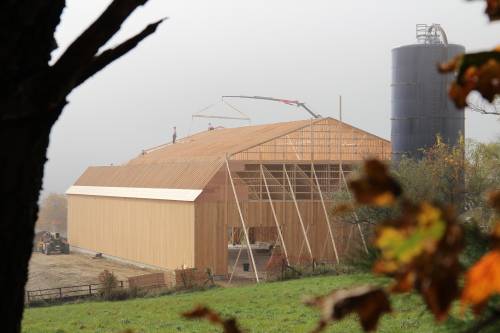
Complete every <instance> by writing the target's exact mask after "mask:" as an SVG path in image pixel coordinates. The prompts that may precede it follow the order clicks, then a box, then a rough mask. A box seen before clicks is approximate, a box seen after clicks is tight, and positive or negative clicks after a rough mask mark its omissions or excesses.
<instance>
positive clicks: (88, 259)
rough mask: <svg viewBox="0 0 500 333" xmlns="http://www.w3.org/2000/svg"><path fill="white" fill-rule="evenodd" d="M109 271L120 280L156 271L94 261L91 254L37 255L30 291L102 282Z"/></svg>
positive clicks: (107, 261) (31, 274)
mask: <svg viewBox="0 0 500 333" xmlns="http://www.w3.org/2000/svg"><path fill="white" fill-rule="evenodd" d="M105 269H107V270H108V271H110V272H113V273H114V274H115V275H116V276H117V277H118V279H119V280H126V279H127V278H128V277H131V276H136V275H141V274H147V273H152V272H154V271H153V270H150V269H146V268H140V267H137V266H133V265H128V264H124V263H121V262H118V261H115V260H110V259H105V258H101V259H93V258H92V256H90V255H85V254H80V253H71V254H61V255H58V254H52V255H45V254H42V253H37V252H34V253H33V255H32V256H31V261H30V265H29V278H28V284H27V286H26V290H35V289H46V288H58V287H65V286H77V285H84V284H90V283H98V280H97V276H98V275H99V273H100V272H102V271H103V270H105Z"/></svg>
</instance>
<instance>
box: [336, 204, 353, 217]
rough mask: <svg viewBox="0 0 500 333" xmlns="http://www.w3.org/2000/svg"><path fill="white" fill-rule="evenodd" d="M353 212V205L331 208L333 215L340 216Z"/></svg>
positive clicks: (339, 205) (340, 205)
mask: <svg viewBox="0 0 500 333" xmlns="http://www.w3.org/2000/svg"><path fill="white" fill-rule="evenodd" d="M353 210H354V205H353V204H351V203H342V204H338V205H336V206H335V207H334V208H333V215H342V214H345V213H349V212H352V211H353Z"/></svg>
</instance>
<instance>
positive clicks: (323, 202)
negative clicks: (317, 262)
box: [311, 164, 340, 264]
mask: <svg viewBox="0 0 500 333" xmlns="http://www.w3.org/2000/svg"><path fill="white" fill-rule="evenodd" d="M311 170H312V174H313V176H314V179H315V180H316V186H317V187H318V193H319V197H320V199H321V205H322V206H323V211H324V212H325V219H326V220H325V221H326V224H327V226H328V234H329V235H330V239H331V241H332V246H333V251H334V252H335V259H336V260H337V264H339V263H340V260H339V254H338V253H337V246H336V245H335V239H334V238H333V232H332V226H331V224H330V217H329V216H328V211H327V210H326V205H325V200H324V199H323V192H322V191H321V186H320V185H319V180H318V176H317V175H316V169H314V164H311Z"/></svg>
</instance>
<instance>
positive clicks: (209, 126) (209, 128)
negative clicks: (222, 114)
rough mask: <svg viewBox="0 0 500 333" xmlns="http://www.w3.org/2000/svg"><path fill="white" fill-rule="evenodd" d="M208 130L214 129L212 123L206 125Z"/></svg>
mask: <svg viewBox="0 0 500 333" xmlns="http://www.w3.org/2000/svg"><path fill="white" fill-rule="evenodd" d="M208 130H209V131H213V130H214V127H213V125H212V123H208Z"/></svg>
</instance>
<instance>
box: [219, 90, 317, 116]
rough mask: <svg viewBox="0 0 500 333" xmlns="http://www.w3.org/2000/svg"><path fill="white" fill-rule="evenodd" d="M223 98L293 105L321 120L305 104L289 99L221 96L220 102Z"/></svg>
mask: <svg viewBox="0 0 500 333" xmlns="http://www.w3.org/2000/svg"><path fill="white" fill-rule="evenodd" d="M224 98H247V99H261V100H264V101H273V102H280V103H285V104H287V105H293V106H296V107H300V108H303V109H304V110H306V111H307V112H308V113H309V114H310V115H311V116H313V118H316V119H319V118H322V117H321V115H319V114H316V113H314V112H313V111H312V110H311V109H310V108H309V107H308V106H307V105H306V103H303V102H299V101H295V100H289V99H282V98H274V97H264V96H242V95H240V96H222V100H224Z"/></svg>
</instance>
